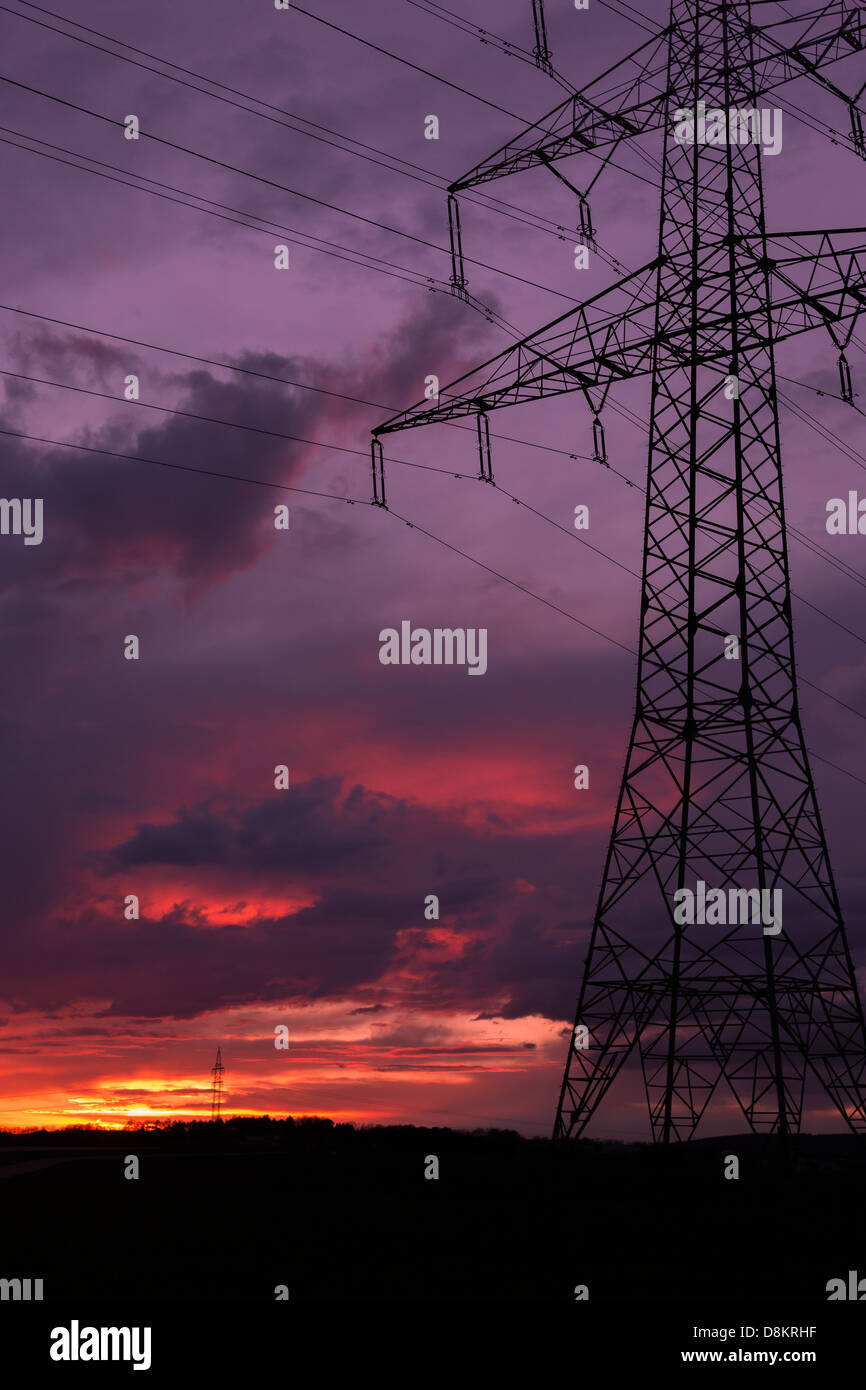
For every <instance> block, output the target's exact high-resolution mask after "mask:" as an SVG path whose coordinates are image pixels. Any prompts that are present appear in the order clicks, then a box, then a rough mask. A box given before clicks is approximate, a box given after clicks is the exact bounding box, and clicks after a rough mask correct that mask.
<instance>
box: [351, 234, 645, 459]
mask: <svg viewBox="0 0 866 1390" xmlns="http://www.w3.org/2000/svg"><path fill="white" fill-rule="evenodd" d="M659 265H660V260H659V259H658V258H656V259H655V260H653V261H650V262H649V263H648V264H647V265H645V266H643V267H641V269H640V270H637V271H635V272H634V273H633V274H631V275H627V276H625V277H624V279H622V280H619V281H617V283H616V284H615V285H611V286H609V287H608V288H607V289H606V290H602V291H601V292H600V293H599V294H597V295H595V296H594V298H592V299H589V300H587V301H586V302H585V303H583V304H580V305H578V306H577V308H575V309H569V310H567V311H566V313H564V314H561V315H560V316H559V317H558V318H556V319H553V320H552V321H551V322H550V323H547V324H545V325H544V327H543V328H540V329H538V330H537V331H536V332H535V333H531V334H530V335H529V336H528V337H525V338H521V339H520V340H519V341H518V342H516V343H513V344H512V345H511V346H510V347H508V348H506V349H505V351H504V352H500V353H498V354H497V355H496V356H495V357H491V358H489V359H488V360H487V361H486V362H482V363H481V364H480V366H478V367H474V368H473V369H472V370H471V371H468V372H465V373H464V374H463V375H462V376H460V377H458V378H457V379H456V380H455V381H453V382H451V383H450V384H449V385H448V386H446V387H443V388H442V389H441V391H440V393H439V398H438V399H433V400H426V399H425V400H423V401H419V402H417V403H416V404H415V405H412V406H410V407H409V408H408V409H407V410H404V411H401V412H400V413H399V414H397V415H393V416H392V417H391V418H390V419H389V420H386V421H385V422H384V423H383V424H381V425H379V426H377V427H376V429H375V430H374V431H373V434H374V435H375V436H376V437H379V436H381V435H385V434H394V433H397V432H398V431H402V430H408V429H415V428H418V427H419V426H421V425H432V424H444V423H447V422H448V421H451V420H454V419H458V418H459V417H461V416H466V415H477V414H478V413H479V412H483V413H486V412H487V411H490V410H497V409H501V408H502V407H504V406H509V405H520V404H521V403H523V402H525V401H530V400H539V399H541V398H542V397H548V396H559V395H563V394H564V393H566V392H569V391H583V392H584V394H585V395H586V396H587V399H588V400H589V401H590V402H591V403H593V398H594V397H595V396H596V393H597V395H598V397H600V398H601V399H603V397H604V396H605V395H606V394H607V391H608V389H609V388H610V386H611V385H612V384H613V382H615V381H622V380H624V379H626V378H629V377H635V376H642V375H644V374H646V373H647V372H649V371H651V369H652V350H653V341H654V337H653V335H654V324H655V308H656V287H655V276H656V272H657V270H658V267H659Z"/></svg>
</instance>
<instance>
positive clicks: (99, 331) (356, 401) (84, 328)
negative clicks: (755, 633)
mask: <svg viewBox="0 0 866 1390" xmlns="http://www.w3.org/2000/svg"><path fill="white" fill-rule="evenodd" d="M0 311H3V312H5V313H9V314H18V315H20V316H23V317H25V318H32V319H39V320H40V321H41V322H43V323H51V324H54V325H55V327H58V328H73V329H75V330H76V332H79V333H92V334H94V335H95V336H96V337H99V338H110V339H111V340H112V341H114V342H119V343H126V344H128V345H129V346H130V347H138V348H147V349H148V350H149V351H152V352H162V353H165V354H166V355H167V356H170V357H182V358H184V359H185V360H186V361H189V362H199V363H201V364H202V365H203V366H206V367H220V368H222V369H223V370H224V371H227V372H236V373H238V374H239V375H241V376H251V377H257V378H258V379H259V380H261V381H270V382H275V383H277V384H279V385H281V386H294V387H297V388H298V389H300V390H302V391H314V392H316V393H317V394H318V395H322V396H333V397H335V398H336V399H337V400H341V401H348V402H350V403H351V404H353V405H365V406H369V407H370V408H371V409H374V410H383V411H390V412H391V413H392V414H394V413H395V412H396V411H397V409H398V407H397V406H395V405H386V404H383V403H382V402H381V401H369V400H366V399H364V398H363V397H361V396H349V395H346V393H345V392H343V391H332V390H329V389H327V388H325V387H323V386H311V385H310V384H309V383H308V382H304V381H295V380H294V379H293V378H291V377H284V376H275V375H273V374H272V373H270V372H261V371H256V370H254V369H253V368H252V367H240V366H237V365H235V364H232V363H231V362H223V361H221V360H220V359H219V358H215V357H202V356H199V355H197V354H196V353H193V352H182V351H181V350H180V349H179V348H171V347H162V346H160V345H159V344H158V343H147V342H144V341H143V340H142V339H140V338H128V337H124V336H123V335H122V334H120V333H109V332H108V331H107V330H106V329H104V328H92V327H89V326H88V325H86V324H82V323H71V322H70V321H69V320H68V319H58V318H54V317H52V316H51V315H50V314H37V313H35V312H34V311H33V310H32V309H20V308H17V307H16V306H14V305H11V304H0ZM448 427H449V428H450V429H458V430H461V431H463V432H465V433H467V434H472V435H474V434H475V430H474V429H473V427H472V426H471V425H459V424H458V423H457V422H456V421H450V422H449V425H448ZM490 434H491V438H492V439H502V440H507V441H508V443H510V444H520V445H521V446H522V447H523V448H526V449H540V450H541V451H542V452H544V453H548V454H558V455H560V457H562V458H568V459H572V460H574V461H576V462H585V463H594V462H596V460H595V459H594V458H592V457H591V456H590V455H589V454H574V453H571V452H570V451H569V450H568V449H559V448H557V447H556V446H555V445H553V444H538V443H536V442H535V441H533V440H531V439H518V438H517V437H516V436H514V435H511V434H498V433H496V434H495V433H494V432H493V431H492V430H491V432H490ZM418 466H419V467H420V465H418ZM439 471H445V470H439ZM447 471H449V472H450V471H451V470H447ZM608 471H609V472H611V473H616V469H613V468H611V469H609V470H608ZM617 476H618V477H622V478H624V475H623V474H617ZM624 480H625V481H626V482H627V483H628V485H629V486H630V487H635V486H637V484H635V483H632V482H630V481H629V480H628V479H624Z"/></svg>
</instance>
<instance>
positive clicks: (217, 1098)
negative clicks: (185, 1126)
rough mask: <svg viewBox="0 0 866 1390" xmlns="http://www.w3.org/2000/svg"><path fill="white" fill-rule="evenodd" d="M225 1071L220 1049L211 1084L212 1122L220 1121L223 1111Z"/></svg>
mask: <svg viewBox="0 0 866 1390" xmlns="http://www.w3.org/2000/svg"><path fill="white" fill-rule="evenodd" d="M224 1071H225V1067H224V1066H223V1060H222V1048H220V1047H218V1048H217V1055H216V1062H215V1063H214V1065H213V1066H212V1067H211V1076H212V1077H213V1082H212V1084H211V1100H210V1117H211V1119H212V1120H218V1119H220V1118H221V1114H220V1112H221V1110H222V1103H223V1072H224Z"/></svg>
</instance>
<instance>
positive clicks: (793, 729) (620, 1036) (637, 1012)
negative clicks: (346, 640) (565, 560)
mask: <svg viewBox="0 0 866 1390" xmlns="http://www.w3.org/2000/svg"><path fill="white" fill-rule="evenodd" d="M533 10H534V15H535V19H536V34H537V40H538V50H539V53H538V57H539V64H540V66H544V64H545V63H547V62H548V61H549V54H548V51H547V41H546V31H545V30H544V27H543V14H541V27H539V14H540V4H539V5H537V6H534V7H533ZM753 10H754V11H759V10H760V11H763V12H764V13H765V14H766V13H768V6H766V5H763V4H760V3H757V0H756V3H755V4H754V5H752V4H751V3H749V0H672V4H671V10H670V23H669V24H668V25H667V27H666V28H665V29H663V30H661V31H659V32H658V33H657V34H655V35H654V36H653V37H652V38H651V39H650V40H648V41H647V42H646V43H644V44H643V45H642V46H641V47H640V48H638V49H637V50H635V52H633V53H632V54H630V55H629V56H628V57H626V58H625V59H623V60H622V61H621V62H620V63H617V64H616V65H615V66H614V67H613V68H610V69H608V70H607V71H606V72H605V73H603V74H602V75H601V76H600V77H599V78H598V79H596V81H594V82H593V83H591V84H589V85H588V86H587V87H586V88H584V89H583V90H581V91H579V92H575V93H574V94H573V95H570V96H568V97H567V98H566V100H564V101H563V102H561V103H560V104H559V105H558V106H557V107H555V108H554V110H553V111H551V112H549V113H548V114H547V115H546V116H544V117H543V118H542V119H541V120H539V121H538V122H537V123H535V124H534V125H532V126H531V127H529V128H528V129H526V130H525V131H523V132H522V133H521V134H519V135H517V136H516V137H515V138H514V139H512V140H510V141H509V142H508V143H507V144H506V145H504V146H503V147H502V148H501V149H499V150H497V151H496V152H495V153H494V154H492V155H491V156H490V157H489V158H487V159H485V160H483V161H482V162H481V163H480V164H479V165H477V166H476V168H474V169H473V170H471V171H470V172H469V173H467V174H466V175H464V177H463V178H461V179H458V180H457V181H456V182H455V183H454V184H452V185H451V189H450V192H449V208H448V211H449V225H450V229H451V246H452V263H453V277H452V287H453V289H454V292H455V293H456V294H458V295H461V294H464V293H465V285H466V282H465V278H464V272H463V252H462V234H461V229H460V214H459V195H460V193H461V192H462V191H463V190H466V189H470V188H473V187H475V186H476V185H479V184H483V183H487V182H490V181H492V180H495V179H500V178H503V177H505V176H506V175H511V174H517V173H519V172H520V171H521V170H525V169H529V168H532V167H534V166H542V167H546V168H549V169H551V170H552V172H554V173H558V171H557V170H555V169H554V168H553V166H554V165H555V164H556V163H558V162H559V161H561V160H563V159H565V158H567V157H570V156H572V155H577V154H579V153H581V152H583V151H587V150H592V151H594V152H597V153H599V152H600V153H601V154H603V155H604V158H605V161H607V160H609V159H610V157H611V155H612V154H613V153H615V152H616V151H617V150H618V149H620V148H621V147H622V146H623V144H624V143H625V142H629V141H633V140H636V139H637V138H639V137H641V136H644V135H646V134H647V133H648V132H651V131H659V132H663V137H662V138H663V166H662V174H661V201H660V213H659V230H658V243H657V247H656V254H655V255H654V256H653V258H652V260H650V261H648V262H647V263H646V264H645V265H644V266H643V267H642V268H641V269H639V270H637V271H636V272H634V273H633V274H629V275H627V276H625V277H624V278H622V279H620V280H618V281H617V283H615V284H614V285H612V286H611V287H609V288H608V289H606V290H604V291H602V292H601V293H599V294H597V295H595V296H594V297H593V298H591V299H589V300H588V301H586V302H585V303H583V304H581V305H580V306H579V307H578V308H576V309H574V310H570V311H568V312H567V313H565V314H563V315H561V316H560V317H558V318H557V319H555V320H554V321H553V322H551V323H548V324H546V325H545V326H544V327H543V328H541V329H539V330H538V331H537V332H535V333H532V334H530V335H529V336H528V337H526V338H523V339H522V340H521V341H519V342H517V343H515V344H514V345H513V346H512V347H510V348H508V349H507V350H506V351H504V352H502V353H500V354H499V355H498V356H496V357H494V358H491V359H490V360H489V361H487V362H485V363H483V364H482V365H481V366H479V367H478V368H476V369H474V370H473V371H472V372H470V373H467V374H466V375H465V376H463V377H461V378H459V379H458V380H457V381H455V382H453V383H451V385H450V386H449V387H448V388H447V389H445V390H443V391H442V392H441V394H440V397H439V398H438V400H434V401H430V400H424V401H422V402H420V403H419V404H417V405H414V406H412V407H411V408H409V409H407V410H405V411H403V412H401V413H400V414H398V415H395V416H394V417H393V418H392V419H390V420H388V421H386V422H385V423H384V424H382V425H380V426H379V427H378V428H377V429H376V430H375V431H374V435H373V474H374V501H376V502H377V503H378V504H379V505H381V506H385V505H386V503H385V475H384V458H383V452H382V439H383V437H384V436H386V435H387V434H390V433H394V432H396V431H402V430H408V429H415V428H418V427H420V426H421V425H430V424H434V423H437V422H447V421H451V420H454V419H456V418H458V417H461V416H475V417H476V419H477V421H478V440H479V452H480V460H481V464H480V475H481V477H482V478H487V479H489V480H492V477H493V462H492V457H491V453H490V435H489V425H488V417H489V414H490V412H492V411H494V410H496V409H500V408H502V407H505V406H509V405H516V404H518V403H521V402H527V401H530V400H536V399H540V398H544V397H548V396H554V395H560V394H563V393H566V392H573V391H579V392H581V393H582V395H583V397H584V399H585V401H586V403H587V405H588V406H589V408H590V411H591V412H592V416H593V420H594V438H595V452H596V457H597V458H599V459H600V460H602V461H604V460H605V442H604V429H603V425H602V420H601V415H602V409H603V407H604V403H605V400H606V397H607V395H608V392H609V391H610V390H611V388H614V387H615V386H616V384H617V383H618V382H620V381H622V380H626V379H631V378H635V377H639V376H643V375H646V376H648V377H649V378H650V380H651V419H650V435H649V462H648V474H647V501H646V520H645V534H644V553H643V575H642V594H641V608H640V645H639V658H638V672H637V695H636V702H635V712H634V722H633V726H632V730H631V737H630V740H629V746H628V754H627V758H626V765H625V770H624V774H623V778H622V784H621V788H620V792H619V798H618V802H617V807H616V813H615V819H614V825H613V830H612V834H611V838H610V843H609V848H608V852H607V858H606V862H605V866H604V874H603V882H602V887H601V891H600V894H599V899H598V905H597V909H596V912H595V916H594V921H593V926H592V932H591V936H590V941H589V948H588V953H587V957H586V962H585V967H584V975H583V981H582V985H581V988H580V995H579V1000H578V1006H577V1013H576V1019H575V1029H574V1031H573V1033H572V1035H571V1037H570V1042H569V1048H568V1057H567V1061H566V1067H565V1074H564V1077H563V1083H562V1090H561V1095H560V1100H559V1106H558V1110H557V1114H556V1122H555V1128H554V1134H555V1137H559V1138H569V1137H577V1136H578V1135H580V1134H581V1133H582V1132H583V1131H584V1129H585V1127H586V1125H587V1124H588V1123H589V1121H590V1120H591V1118H592V1117H593V1115H594V1114H595V1112H596V1110H597V1108H598V1106H599V1105H600V1104H601V1102H602V1100H603V1099H604V1097H605V1095H606V1094H607V1092H608V1090H609V1088H610V1086H611V1084H612V1083H613V1081H614V1079H615V1078H616V1077H617V1075H618V1074H619V1073H620V1072H621V1069H622V1068H623V1067H624V1065H625V1064H626V1062H627V1060H628V1059H629V1058H630V1057H632V1056H633V1055H634V1054H637V1056H638V1057H639V1059H640V1063H641V1066H642V1071H643V1080H644V1085H645V1091H646V1098H647V1105H648V1109H649V1118H650V1123H651V1128H652V1134H653V1137H654V1139H656V1140H661V1141H664V1142H669V1141H670V1140H672V1139H673V1140H676V1139H688V1138H691V1137H692V1135H693V1134H694V1133H695V1130H696V1128H697V1126H698V1124H699V1122H700V1120H701V1117H702V1116H703V1115H704V1114H705V1112H706V1111H707V1107H708V1106H709V1104H710V1102H711V1100H712V1098H713V1097H714V1095H716V1094H717V1092H719V1091H720V1090H722V1091H724V1090H725V1088H727V1091H728V1093H729V1095H732V1096H733V1097H734V1099H735V1101H736V1104H737V1106H738V1107H739V1110H740V1111H741V1112H742V1115H743V1116H744V1118H745V1120H746V1122H747V1123H748V1125H749V1127H750V1128H751V1129H753V1130H755V1131H768V1132H776V1133H780V1134H783V1135H784V1134H787V1133H792V1132H797V1131H798V1129H799V1127H800V1124H801V1119H802V1113H803V1105H804V1095H805V1089H806V1084H807V1080H808V1081H810V1084H814V1083H819V1084H820V1087H821V1088H823V1091H824V1093H825V1094H826V1096H827V1097H828V1098H829V1100H830V1102H831V1103H832V1105H833V1107H834V1108H835V1109H836V1110H837V1111H838V1112H839V1114H840V1115H841V1116H842V1117H843V1119H844V1121H845V1122H846V1123H847V1125H848V1126H849V1127H850V1128H852V1129H856V1130H864V1129H866V1025H864V1017H863V1009H862V1003H861V999H860V995H859V991H858V988H857V983H856V980H855V976H854V970H853V965H852V960H851V955H850V951H849V947H848V943H847V938H846V933H845V928H844V923H843V919H842V914H841V910H840V905H839V900H838V896H837V892H836V887H835V884H834V880H833V875H832V871H831V867H830V862H829V857H828V852H827V844H826V840H825V834H824V829H823V826H822V822H821V815H820V811H819V808H818V803H817V798H816V795H815V787H814V783H813V778H812V772H811V769H810V765H809V757H808V754H807V750H806V746H805V742H804V737H803V731H802V727H801V721H800V711H799V704H798V697H797V680H796V673H795V662H794V647H793V635H792V623H791V596H790V582H789V573H788V551H787V540H786V529H785V512H784V504H783V494H782V472H781V457H780V443H779V418H778V401H777V394H776V379H775V365H774V352H775V347H776V344H777V343H780V342H783V341H785V340H786V339H788V338H791V337H793V336H795V335H797V334H802V333H806V332H809V331H811V330H812V329H814V328H817V327H821V328H824V329H826V330H827V332H828V333H829V334H830V336H831V338H832V340H833V342H834V343H835V345H836V348H837V350H838V351H839V352H840V354H841V355H840V374H841V380H842V387H843V395H847V396H848V397H850V374H849V371H848V364H847V361H846V359H845V355H844V350H845V347H846V345H847V343H848V341H849V340H850V335H851V333H852V331H853V329H854V325H855V322H856V320H857V318H858V315H859V314H860V312H861V310H862V309H863V308H864V304H866V278H864V271H866V229H863V228H858V229H853V230H850V229H848V230H841V231H794V232H782V233H770V232H768V230H767V228H766V226H765V220H764V192H763V181H762V176H763V170H762V162H763V158H764V156H763V154H762V150H761V146H760V143H759V142H756V141H755V140H754V138H751V137H750V135H749V128H748V126H746V125H744V126H743V127H742V128H741V131H740V133H741V135H743V136H744V137H745V138H742V139H741V138H739V136H738V137H737V138H728V137H727V136H726V137H725V138H724V140H720V141H719V143H709V141H705V142H704V143H701V142H700V141H699V140H698V139H693V140H692V141H691V142H689V141H688V140H685V139H683V138H682V133H681V132H680V133H679V135H678V132H677V121H678V120H679V119H680V118H681V115H682V113H683V112H684V111H690V112H693V113H697V112H698V110H699V103H705V108H704V109H705V110H707V111H711V110H720V111H722V112H726V113H727V112H731V111H738V112H742V111H745V112H749V111H755V112H757V111H758V110H759V105H760V103H762V102H766V100H767V99H769V100H770V101H771V100H772V94H773V92H774V91H776V90H777V89H778V88H780V87H782V86H783V85H784V84H785V83H787V82H789V81H791V80H792V79H794V78H802V77H803V76H804V75H805V76H807V77H808V79H809V80H810V81H812V82H814V83H817V84H819V85H820V86H822V87H823V88H824V89H825V90H829V91H831V92H833V93H834V94H836V95H837V96H839V97H841V98H843V99H844V101H845V103H846V105H847V106H848V108H849V110H850V114H851V136H850V141H849V144H850V146H851V147H852V149H853V150H854V151H855V152H856V153H857V154H860V155H862V154H863V153H864V149H863V135H862V129H863V126H862V112H861V110H860V108H859V106H858V105H857V101H858V99H859V95H860V94H859V92H858V93H857V95H856V96H855V97H849V96H846V95H845V93H844V92H842V91H841V90H840V89H839V88H838V87H836V86H835V85H834V84H833V83H832V82H831V81H830V80H829V79H828V77H827V75H826V70H827V69H828V68H830V67H831V66H832V65H833V64H835V63H837V62H838V61H839V60H840V59H842V58H844V57H846V56H849V55H851V54H852V53H858V52H862V51H863V50H864V47H866V26H864V24H863V11H862V9H861V7H860V5H859V4H856V3H850V0H833V2H832V3H830V4H824V5H819V6H817V7H815V8H810V9H809V10H808V12H807V13H803V14H800V15H799V16H797V17H795V18H794V17H792V18H787V19H782V20H772V21H770V22H767V23H766V24H760V23H757V22H756V21H755V18H754V15H753ZM776 13H778V10H776ZM539 35H540V36H539ZM864 86H866V84H864ZM560 177H563V176H560ZM564 181H565V182H568V181H567V180H564ZM594 181H595V180H593V182H594ZM569 187H574V185H572V184H569ZM574 191H575V193H576V194H577V197H578V200H579V207H580V212H581V226H582V229H583V231H584V234H585V239H586V241H587V242H588V243H591V238H592V229H591V220H590V219H589V209H588V202H587V192H588V191H589V190H586V191H585V192H583V193H581V192H580V191H579V190H578V189H577V188H575V189H574ZM698 885H705V891H706V893H707V894H709V893H710V890H722V891H721V892H719V893H717V894H716V895H715V900H716V904H717V906H716V910H715V912H714V913H712V914H711V913H710V912H707V913H706V919H707V920H704V921H702V922H688V921H680V920H678V919H679V917H681V916H682V915H683V914H682V913H681V912H679V911H677V908H676V906H675V904H676V903H678V902H680V901H682V897H681V894H680V893H679V890H684V889H688V890H693V891H694V892H695V893H697V892H699V891H704V890H703V889H700V890H699V888H698ZM754 890H757V893H756V892H755V891H754ZM776 893H780V894H781V898H780V899H779V901H780V903H781V904H782V910H783V918H782V920H781V922H780V924H778V926H776V925H774V926H770V923H769V922H768V921H767V920H766V919H764V918H762V917H761V916H760V915H759V914H758V915H757V920H755V917H756V913H755V911H754V904H755V902H756V901H759V900H760V901H769V899H767V898H761V899H759V896H758V895H760V894H769V895H770V897H771V898H772V901H774V902H775V901H776V898H774V897H772V895H774V894H776ZM675 894H676V895H677V897H676V898H675ZM732 894H733V896H732ZM719 900H722V901H727V900H729V901H731V902H733V903H736V904H739V906H740V907H741V908H743V907H744V905H745V904H750V905H751V909H752V910H751V911H745V912H742V913H741V914H740V915H741V916H746V917H747V918H748V920H746V921H743V920H738V921H732V920H730V916H731V915H732V914H730V913H728V912H727V910H725V911H722V910H721V909H720V908H719V906H718V903H719ZM713 917H714V918H715V919H716V920H711V918H713ZM767 927H770V930H769V931H768V930H767ZM722 1082H724V1083H725V1087H722V1086H721V1083H722Z"/></svg>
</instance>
